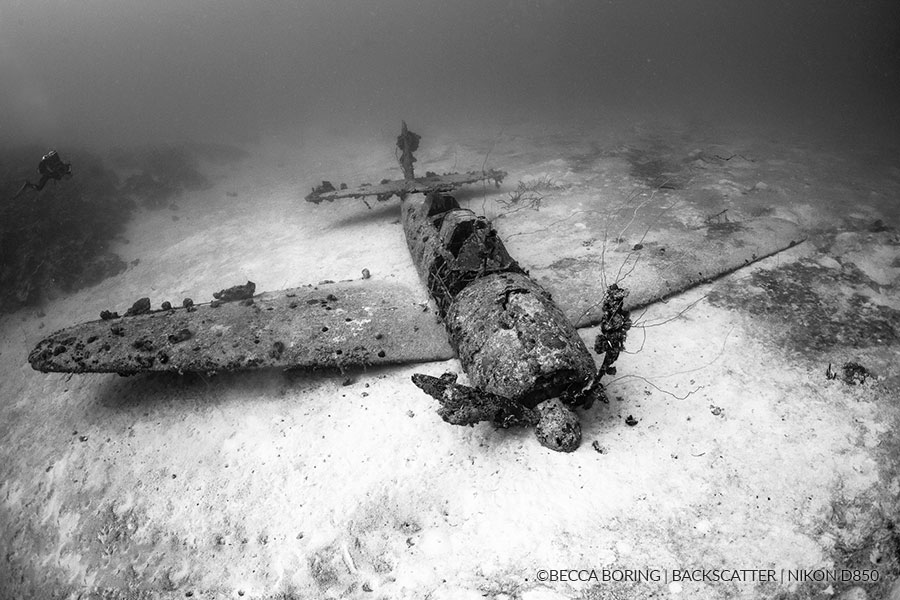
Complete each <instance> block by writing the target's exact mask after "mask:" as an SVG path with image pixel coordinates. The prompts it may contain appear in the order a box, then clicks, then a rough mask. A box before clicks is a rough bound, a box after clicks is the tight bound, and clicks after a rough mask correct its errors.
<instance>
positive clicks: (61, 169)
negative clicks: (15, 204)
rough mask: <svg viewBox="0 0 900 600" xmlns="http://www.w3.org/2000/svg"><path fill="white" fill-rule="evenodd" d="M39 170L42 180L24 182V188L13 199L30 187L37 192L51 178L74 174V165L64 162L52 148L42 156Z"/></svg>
mask: <svg viewBox="0 0 900 600" xmlns="http://www.w3.org/2000/svg"><path fill="white" fill-rule="evenodd" d="M38 172H39V173H40V174H41V180H40V181H39V182H38V183H36V184H35V183H31V182H30V181H25V183H24V184H22V189H20V190H19V191H18V193H16V195H15V196H13V199H15V198H18V197H19V196H21V195H22V192H24V191H25V190H27V189H28V188H31V189H33V190H34V191H36V192H39V191H41V190H42V189H44V186H45V185H46V184H47V182H48V181H49V180H51V179H55V180H56V181H59V180H61V179H62V178H63V177H71V176H72V165H71V163H64V162H63V161H62V159H61V158H60V157H59V154H57V153H56V150H51V151H50V152H48V153H47V154H45V155H44V156H43V158H41V162H40V164H39V165H38Z"/></svg>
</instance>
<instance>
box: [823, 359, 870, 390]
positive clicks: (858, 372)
mask: <svg viewBox="0 0 900 600" xmlns="http://www.w3.org/2000/svg"><path fill="white" fill-rule="evenodd" d="M871 376H872V373H871V372H870V371H869V370H868V369H867V368H865V367H864V366H862V365H861V364H859V363H857V362H853V361H849V362H846V363H844V364H843V366H841V370H840V371H836V370H834V369H833V368H832V367H831V363H828V368H827V369H826V370H825V378H826V379H828V380H833V379H840V380H841V381H843V382H844V383H846V384H847V385H861V384H863V383H865V382H866V380H867V379H868V378H869V377H871Z"/></svg>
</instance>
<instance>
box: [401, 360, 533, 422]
mask: <svg viewBox="0 0 900 600" xmlns="http://www.w3.org/2000/svg"><path fill="white" fill-rule="evenodd" d="M412 382H413V383H414V384H416V385H417V386H418V387H419V389H421V390H422V391H423V392H425V393H426V394H428V395H429V396H431V397H432V398H434V399H435V400H437V401H438V402H439V403H440V404H441V408H439V409H438V414H439V415H440V416H441V418H442V419H443V420H444V421H446V422H447V423H450V424H451V425H474V424H475V423H480V422H481V421H490V422H492V423H496V424H497V425H499V426H501V427H512V426H534V425H537V423H538V421H539V415H538V413H537V411H535V410H533V409H530V408H527V407H525V406H523V405H522V404H520V403H518V402H513V401H512V400H510V399H509V398H504V397H503V396H498V395H496V394H492V393H490V392H485V391H482V390H478V389H475V388H472V387H469V386H466V385H462V384H459V383H456V373H444V374H443V375H441V376H440V377H432V376H430V375H423V374H421V373H416V374H415V375H413V376H412Z"/></svg>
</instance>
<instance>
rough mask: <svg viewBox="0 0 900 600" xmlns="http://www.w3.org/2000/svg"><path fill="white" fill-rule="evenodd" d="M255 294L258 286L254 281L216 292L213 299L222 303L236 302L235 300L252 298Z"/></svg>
mask: <svg viewBox="0 0 900 600" xmlns="http://www.w3.org/2000/svg"><path fill="white" fill-rule="evenodd" d="M254 293H256V284H255V283H253V282H252V281H248V282H247V283H245V284H243V285H234V286H231V287H230V288H227V289H224V290H219V291H218V292H214V293H213V298H215V299H216V300H219V301H221V302H234V301H235V300H246V299H248V298H252V297H253V294H254Z"/></svg>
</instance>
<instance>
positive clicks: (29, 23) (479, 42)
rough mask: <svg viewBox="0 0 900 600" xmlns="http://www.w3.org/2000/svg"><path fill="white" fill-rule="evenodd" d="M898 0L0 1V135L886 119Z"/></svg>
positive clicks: (87, 141)
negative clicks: (603, 118)
mask: <svg viewBox="0 0 900 600" xmlns="http://www.w3.org/2000/svg"><path fill="white" fill-rule="evenodd" d="M898 64H900V5H898V4H897V3H896V2H892V1H890V0H874V1H865V2H850V1H843V0H826V1H822V0H801V1H794V2H782V1H776V0H763V1H758V2H735V1H727V2H721V1H718V0H687V1H683V2H667V1H661V0H655V1H654V0H627V1H624V0H622V1H600V0H560V1H551V0H458V1H451V2H446V1H440V2H438V1H436V0H425V1H416V0H390V1H380V2H361V1H346V0H337V1H335V0H327V1H326V0H294V1H287V0H272V1H265V2H254V3H248V2H238V1H235V0H225V1H222V0H215V1H213V0H195V1H190V2H182V1H176V0H158V1H154V2H137V1H134V0H130V1H121V2H107V1H101V0H82V1H78V2H63V1H59V0H53V1H41V2H32V1H16V2H10V1H9V0H7V1H5V2H2V3H0V81H2V82H3V83H2V86H0V114H2V115H3V117H2V137H3V138H4V140H5V143H7V144H8V143H10V142H15V143H23V142H24V143H40V144H43V145H53V146H58V145H61V144H63V143H69V144H71V143H78V144H81V145H102V146H108V145H116V144H123V143H125V144H133V143H143V142H151V141H160V140H166V141H169V140H182V139H201V140H213V141H240V140H246V139H254V138H255V137H256V136H258V135H261V134H268V133H272V132H278V131H295V132H297V133H299V134H302V132H303V130H304V128H306V127H310V126H313V125H323V124H324V125H327V126H329V127H366V126H375V125H376V124H378V125H379V126H380V125H384V124H385V121H390V124H391V127H394V126H395V124H396V122H397V120H398V119H399V118H401V117H405V118H408V119H412V118H415V119H416V120H417V122H420V123H421V122H423V121H427V122H429V123H445V124H452V123H456V122H460V121H468V122H480V123H483V122H499V121H502V120H503V119H505V118H513V116H515V117H516V118H519V117H527V118H529V119H541V118H546V119H548V120H549V121H552V120H556V119H559V118H566V117H567V116H569V115H573V114H581V115H584V114H590V113H591V112H603V111H614V110H617V109H619V108H622V107H628V108H635V107H639V108H641V109H643V110H649V111H651V112H652V111H659V112H665V113H675V114H681V115H683V116H687V117H691V118H693V117H700V118H703V117H709V116H715V117H716V118H725V119H731V118H733V119H753V120H782V121H784V122H785V123H793V124H797V125H799V126H803V127H822V128H825V129H828V128H833V127H837V128H860V127H865V128H867V129H870V130H871V131H873V132H875V131H877V132H879V133H880V134H887V135H890V136H893V135H895V134H896V132H897V130H898V129H897V114H896V113H897V110H896V106H898V105H900V94H898V87H900V86H898V82H900V71H898Z"/></svg>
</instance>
